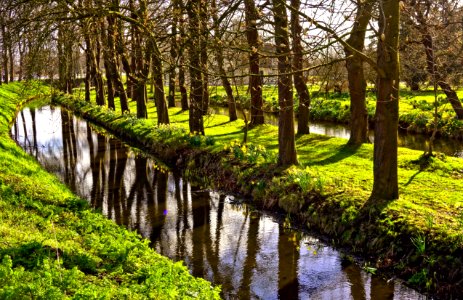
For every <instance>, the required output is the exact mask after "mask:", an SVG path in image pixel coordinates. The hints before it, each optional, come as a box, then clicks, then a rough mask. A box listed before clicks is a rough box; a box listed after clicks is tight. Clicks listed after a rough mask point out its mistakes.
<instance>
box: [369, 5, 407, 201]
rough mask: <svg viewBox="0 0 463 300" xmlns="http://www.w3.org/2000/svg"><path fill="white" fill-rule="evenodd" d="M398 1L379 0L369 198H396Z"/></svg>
mask: <svg viewBox="0 0 463 300" xmlns="http://www.w3.org/2000/svg"><path fill="white" fill-rule="evenodd" d="M399 14H400V10H399V1H398V0H393V1H391V0H381V1H380V18H379V37H378V51H377V55H378V59H377V64H378V69H379V70H380V72H379V75H378V82H377V89H378V91H377V102H376V117H375V118H376V121H375V142H374V165H373V174H374V182H373V191H372V193H371V199H372V200H376V201H377V200H393V199H397V198H398V197H399V188H398V177H397V127H398V123H399V122H398V121H399V52H398V48H399Z"/></svg>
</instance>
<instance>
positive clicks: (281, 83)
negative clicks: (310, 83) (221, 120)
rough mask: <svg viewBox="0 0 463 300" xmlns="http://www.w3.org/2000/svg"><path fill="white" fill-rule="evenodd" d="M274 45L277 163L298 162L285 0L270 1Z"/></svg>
mask: <svg viewBox="0 0 463 300" xmlns="http://www.w3.org/2000/svg"><path fill="white" fill-rule="evenodd" d="M272 4H273V5H272V9H273V17H274V24H275V45H276V54H277V56H278V104H279V106H280V115H279V118H278V164H279V165H282V166H289V165H292V164H298V161H297V154H296V141H295V136H294V111H293V104H294V103H293V80H292V76H291V72H292V68H291V57H290V55H291V52H290V47H289V35H288V16H287V13H286V6H285V0H273V1H272Z"/></svg>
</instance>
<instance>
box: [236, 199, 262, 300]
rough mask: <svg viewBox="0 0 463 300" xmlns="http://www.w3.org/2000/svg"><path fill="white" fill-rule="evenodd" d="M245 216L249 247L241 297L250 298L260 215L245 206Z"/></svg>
mask: <svg viewBox="0 0 463 300" xmlns="http://www.w3.org/2000/svg"><path fill="white" fill-rule="evenodd" d="M244 209H245V216H246V217H245V218H247V219H248V220H249V222H248V232H247V236H246V238H247V243H246V245H247V247H246V259H245V261H244V265H243V279H242V281H241V287H240V297H242V298H243V299H250V297H251V282H252V275H253V271H254V270H255V269H256V265H257V262H256V256H257V253H258V252H259V244H258V240H257V239H258V236H259V221H260V218H259V216H254V215H253V211H252V210H251V209H250V207H249V206H247V205H246V206H245V208H244Z"/></svg>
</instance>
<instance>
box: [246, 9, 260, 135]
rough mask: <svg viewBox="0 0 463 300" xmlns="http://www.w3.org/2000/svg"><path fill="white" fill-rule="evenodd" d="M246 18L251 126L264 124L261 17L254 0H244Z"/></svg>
mask: <svg viewBox="0 0 463 300" xmlns="http://www.w3.org/2000/svg"><path fill="white" fill-rule="evenodd" d="M244 6H245V19H246V38H247V41H248V46H249V72H250V75H249V89H250V92H251V126H254V125H260V124H264V112H263V110H262V106H263V99H262V77H261V75H260V70H259V52H258V50H259V46H260V43H259V33H258V31H257V21H258V19H259V17H258V14H257V10H256V5H255V3H254V1H253V0H244Z"/></svg>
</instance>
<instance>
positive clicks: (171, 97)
mask: <svg viewBox="0 0 463 300" xmlns="http://www.w3.org/2000/svg"><path fill="white" fill-rule="evenodd" d="M177 2H178V1H177V0H172V21H171V34H172V36H171V39H170V66H169V94H168V96H167V103H168V105H169V107H175V77H176V71H175V69H176V68H177V60H178V56H177V52H178V51H177V48H178V44H177V24H178V18H179V15H180V9H179V7H178V3H177Z"/></svg>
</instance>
